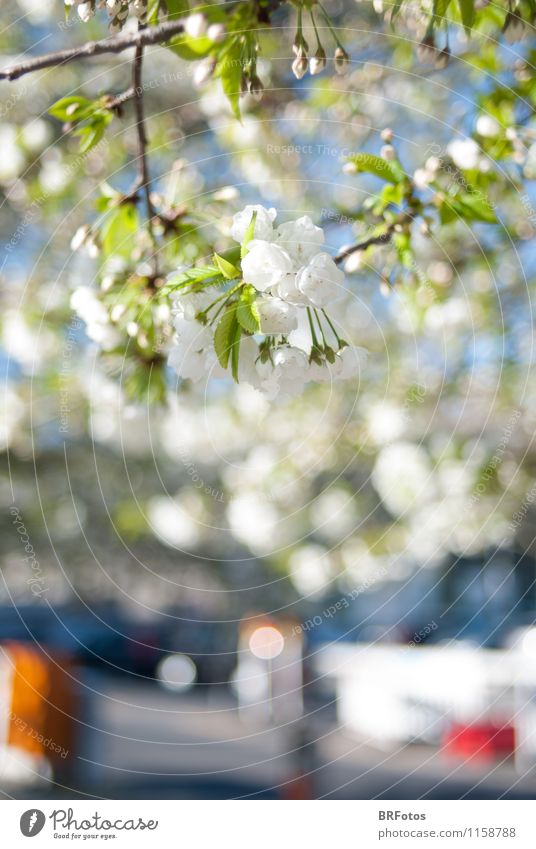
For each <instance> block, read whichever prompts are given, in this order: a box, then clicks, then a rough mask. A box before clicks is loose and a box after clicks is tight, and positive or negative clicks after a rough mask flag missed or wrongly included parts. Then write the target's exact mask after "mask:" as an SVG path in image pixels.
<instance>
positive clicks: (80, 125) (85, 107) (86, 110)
mask: <svg viewBox="0 0 536 849" xmlns="http://www.w3.org/2000/svg"><path fill="white" fill-rule="evenodd" d="M108 102H109V98H106V97H100V98H98V99H97V100H88V99H87V98H86V97H79V96H77V95H72V96H70V97H63V98H61V100H58V101H56V103H54V105H53V106H51V107H50V109H49V110H48V111H49V114H50V115H52V116H53V117H54V118H57V119H58V120H59V121H63V122H65V123H66V124H68V125H69V124H72V125H75V126H76V130H75V131H74V134H75V135H76V136H79V137H80V146H79V149H80V152H81V153H88V151H90V150H91V149H92V148H93V147H95V146H96V145H97V144H98V143H99V142H100V140H101V139H102V137H103V136H104V133H105V130H106V127H107V126H108V124H109V123H110V121H112V120H113V112H112V111H111V110H110V109H109V108H108V107H107V105H106V104H107V103H108Z"/></svg>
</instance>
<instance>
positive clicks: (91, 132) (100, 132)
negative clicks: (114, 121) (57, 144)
mask: <svg viewBox="0 0 536 849" xmlns="http://www.w3.org/2000/svg"><path fill="white" fill-rule="evenodd" d="M110 117H111V116H110ZM108 124H109V121H107V120H105V119H103V118H99V119H98V120H94V121H91V122H90V123H89V124H86V125H85V126H83V127H80V128H79V129H78V130H75V132H74V135H75V136H79V137H80V146H79V150H80V153H87V152H88V151H90V150H91V148H92V147H95V146H96V145H98V143H99V142H100V140H101V139H102V137H103V136H104V131H105V129H106V127H107V126H108Z"/></svg>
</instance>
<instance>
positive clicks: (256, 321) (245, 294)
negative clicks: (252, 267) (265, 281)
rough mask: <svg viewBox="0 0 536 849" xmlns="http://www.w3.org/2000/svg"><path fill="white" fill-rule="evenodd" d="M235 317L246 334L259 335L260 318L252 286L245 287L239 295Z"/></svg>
mask: <svg viewBox="0 0 536 849" xmlns="http://www.w3.org/2000/svg"><path fill="white" fill-rule="evenodd" d="M236 317H237V319H238V323H239V324H240V326H241V327H242V328H243V329H244V330H245V331H247V333H260V330H261V317H260V315H259V310H258V308H257V304H256V293H255V289H254V288H253V286H245V287H244V289H243V290H242V293H241V295H240V300H239V302H238V306H237V308H236Z"/></svg>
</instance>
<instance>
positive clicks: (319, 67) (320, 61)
mask: <svg viewBox="0 0 536 849" xmlns="http://www.w3.org/2000/svg"><path fill="white" fill-rule="evenodd" d="M325 67H326V53H325V51H324V48H323V47H321V46H320V45H319V46H318V50H317V51H316V53H315V55H314V56H312V57H311V60H310V62H309V71H310V73H311V75H312V76H313V77H314V76H315V74H320V73H321V72H322V71H323V70H324V68H325Z"/></svg>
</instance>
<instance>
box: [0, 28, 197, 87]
mask: <svg viewBox="0 0 536 849" xmlns="http://www.w3.org/2000/svg"><path fill="white" fill-rule="evenodd" d="M183 31H184V21H167V22H166V23H163V24H158V26H154V27H147V28H146V29H143V30H140V31H139V32H136V33H127V34H121V35H116V36H113V37H110V38H103V39H102V40H101V41H88V42H86V44H81V45H79V46H78V47H70V48H68V49H67V50H58V51H57V52H56V53H45V54H44V55H43V56H37V57H36V58H35V59H28V61H27V62H21V64H20V65H12V66H11V67H8V68H4V70H3V71H0V80H16V79H18V78H19V77H22V76H24V75H25V74H31V73H33V72H34V71H40V70H42V69H43V68H53V67H55V66H57V65H66V64H67V63H68V62H73V61H75V60H76V59H82V58H85V57H88V58H91V57H92V56H101V55H102V54H104V53H121V52H122V51H123V50H127V48H129V47H136V48H140V47H141V48H142V47H147V46H149V45H151V44H162V43H165V42H166V41H169V40H170V39H171V38H173V36H175V35H179V34H180V33H181V32H183Z"/></svg>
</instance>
